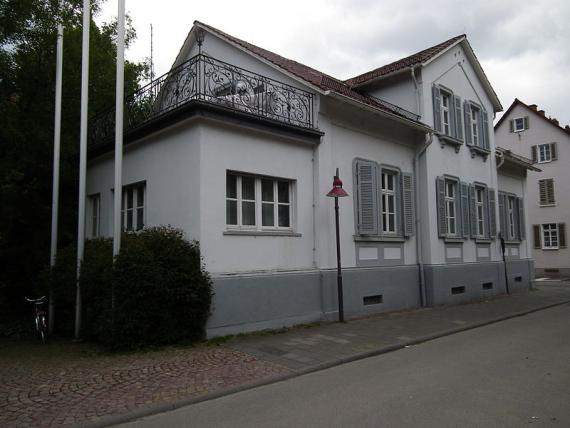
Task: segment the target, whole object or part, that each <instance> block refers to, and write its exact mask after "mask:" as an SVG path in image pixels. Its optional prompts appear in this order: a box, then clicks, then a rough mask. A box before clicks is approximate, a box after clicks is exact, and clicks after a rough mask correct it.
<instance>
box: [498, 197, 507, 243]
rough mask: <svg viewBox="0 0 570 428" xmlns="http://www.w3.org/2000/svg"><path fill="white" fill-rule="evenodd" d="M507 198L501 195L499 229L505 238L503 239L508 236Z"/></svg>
mask: <svg viewBox="0 0 570 428" xmlns="http://www.w3.org/2000/svg"><path fill="white" fill-rule="evenodd" d="M506 202H507V201H506V197H505V194H504V193H499V228H500V229H501V234H502V236H503V238H506V237H507V234H506V231H507V230H506V227H505V226H506V221H505V218H506V213H505V211H506V206H507V205H506Z"/></svg>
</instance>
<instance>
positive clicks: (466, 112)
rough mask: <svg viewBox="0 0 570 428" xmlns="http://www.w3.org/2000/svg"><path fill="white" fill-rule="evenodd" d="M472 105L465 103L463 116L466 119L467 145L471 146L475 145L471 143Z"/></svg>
mask: <svg viewBox="0 0 570 428" xmlns="http://www.w3.org/2000/svg"><path fill="white" fill-rule="evenodd" d="M470 113H471V104H470V103H469V101H465V102H464V103H463V114H464V117H465V144H467V145H468V146H471V145H472V144H473V143H472V141H471V116H470Z"/></svg>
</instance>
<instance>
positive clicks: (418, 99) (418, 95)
mask: <svg viewBox="0 0 570 428" xmlns="http://www.w3.org/2000/svg"><path fill="white" fill-rule="evenodd" d="M410 71H411V74H412V82H414V91H415V93H416V111H417V113H418V114H419V115H420V116H421V112H420V90H419V89H418V81H417V80H416V69H415V67H412V68H411V69H410ZM426 148H427V147H426Z"/></svg>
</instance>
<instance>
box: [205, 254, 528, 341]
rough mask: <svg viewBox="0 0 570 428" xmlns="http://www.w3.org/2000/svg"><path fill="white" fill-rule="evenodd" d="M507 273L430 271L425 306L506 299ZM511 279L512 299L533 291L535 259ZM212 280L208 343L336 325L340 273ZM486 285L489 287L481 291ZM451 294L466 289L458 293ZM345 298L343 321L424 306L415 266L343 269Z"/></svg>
mask: <svg viewBox="0 0 570 428" xmlns="http://www.w3.org/2000/svg"><path fill="white" fill-rule="evenodd" d="M504 272H505V271H504V264H503V263H502V262H482V263H461V264H460V263H457V264H448V265H426V266H425V278H426V294H427V304H428V305H429V306H434V305H443V304H454V303H460V302H464V301H468V300H473V299H481V298H484V297H486V296H489V295H495V294H502V293H505V292H506V287H505V273H504ZM507 273H508V276H509V286H510V290H511V291H512V292H516V291H518V290H528V289H529V288H530V287H532V285H533V283H534V267H533V263H532V260H512V261H509V262H508V263H507ZM531 273H533V274H532V275H531ZM213 281H214V292H215V295H214V298H213V304H212V315H211V316H210V319H209V320H208V324H207V336H208V337H215V336H225V335H229V334H237V333H244V332H250V331H256V330H263V329H276V328H281V327H287V326H292V325H295V324H302V323H310V322H316V321H334V320H337V319H338V303H337V275H336V270H311V271H301V272H276V273H262V274H243V275H232V276H225V277H218V278H214V280H213ZM483 284H487V286H488V284H492V288H490V289H488V290H487V289H483ZM454 287H465V288H464V290H463V292H462V293H460V294H453V293H452V288H454ZM456 291H457V290H456ZM343 292H344V293H343V294H344V313H345V318H351V317H358V316H363V315H368V314H375V313H380V312H387V311H394V310H402V309H412V308H417V307H420V305H421V301H420V290H419V272H418V267H417V266H416V265H412V266H390V267H388V266H383V267H359V268H350V269H344V270H343Z"/></svg>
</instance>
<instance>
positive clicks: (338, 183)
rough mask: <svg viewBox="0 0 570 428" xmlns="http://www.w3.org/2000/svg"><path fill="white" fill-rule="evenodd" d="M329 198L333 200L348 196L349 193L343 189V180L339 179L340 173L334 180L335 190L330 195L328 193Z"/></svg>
mask: <svg viewBox="0 0 570 428" xmlns="http://www.w3.org/2000/svg"><path fill="white" fill-rule="evenodd" d="M327 196H329V197H331V198H343V197H345V196H348V193H346V191H345V190H344V189H343V188H342V180H341V179H340V178H339V177H338V172H337V175H335V176H334V179H333V188H332V190H331V191H330V192H329V193H327Z"/></svg>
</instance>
